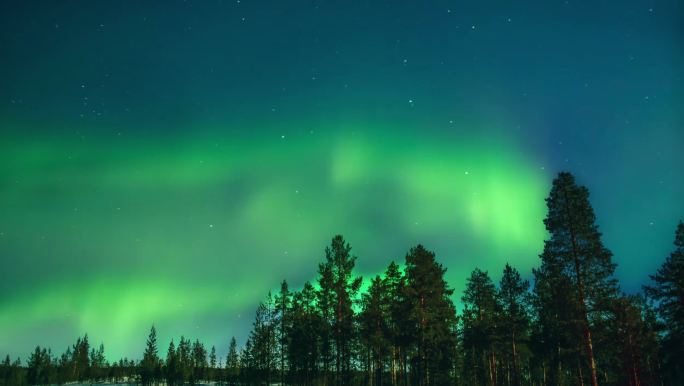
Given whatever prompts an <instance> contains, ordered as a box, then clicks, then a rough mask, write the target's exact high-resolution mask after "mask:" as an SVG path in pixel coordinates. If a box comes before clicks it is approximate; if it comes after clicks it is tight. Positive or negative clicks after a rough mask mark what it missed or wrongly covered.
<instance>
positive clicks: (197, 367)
mask: <svg viewBox="0 0 684 386" xmlns="http://www.w3.org/2000/svg"><path fill="white" fill-rule="evenodd" d="M190 361H191V363H192V366H191V367H192V371H191V373H190V374H191V375H190V384H191V385H194V384H196V383H197V382H199V381H201V380H203V379H205V377H206V369H207V365H208V363H207V350H206V349H205V348H204V345H203V344H202V343H201V342H200V341H199V339H195V343H193V344H192V355H191V359H190Z"/></svg>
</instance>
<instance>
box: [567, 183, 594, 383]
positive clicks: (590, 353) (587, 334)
mask: <svg viewBox="0 0 684 386" xmlns="http://www.w3.org/2000/svg"><path fill="white" fill-rule="evenodd" d="M567 197H568V195H567V193H566V194H565V202H566V205H565V211H566V215H567V219H568V225H569V227H570V239H571V241H572V258H573V260H574V262H575V276H576V279H577V294H578V297H579V299H578V301H579V304H580V312H581V313H582V322H583V323H582V324H583V325H582V332H583V334H584V345H585V348H586V350H587V359H588V360H589V369H590V370H591V385H592V386H598V379H597V378H596V361H595V360H594V346H593V344H592V341H591V331H590V330H589V317H588V316H587V304H586V302H585V299H584V278H583V276H582V271H581V267H580V261H579V256H578V254H579V247H578V246H577V237H576V235H575V229H574V227H573V224H572V221H571V216H570V208H569V207H568V205H567Z"/></svg>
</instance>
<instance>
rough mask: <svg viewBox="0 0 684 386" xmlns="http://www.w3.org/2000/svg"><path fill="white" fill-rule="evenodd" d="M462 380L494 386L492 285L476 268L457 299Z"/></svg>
mask: <svg viewBox="0 0 684 386" xmlns="http://www.w3.org/2000/svg"><path fill="white" fill-rule="evenodd" d="M461 301H462V303H463V316H462V326H461V331H462V332H461V333H462V336H463V350H464V362H465V363H464V369H465V371H466V373H465V374H464V379H465V380H467V381H469V382H471V383H472V384H477V385H492V386H493V385H497V384H498V375H497V353H496V351H495V345H496V343H497V342H496V332H497V331H496V322H497V318H498V314H499V309H498V304H497V302H496V288H495V287H494V283H493V282H492V279H490V277H489V274H488V273H487V272H485V271H481V270H480V269H478V268H476V269H475V270H473V272H472V273H471V275H470V277H469V278H468V281H467V282H466V289H465V291H464V293H463V297H462V298H461Z"/></svg>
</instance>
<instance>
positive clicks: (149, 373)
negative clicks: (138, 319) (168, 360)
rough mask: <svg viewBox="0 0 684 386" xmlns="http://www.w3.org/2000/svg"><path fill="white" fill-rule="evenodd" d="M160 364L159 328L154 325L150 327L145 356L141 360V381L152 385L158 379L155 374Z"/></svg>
mask: <svg viewBox="0 0 684 386" xmlns="http://www.w3.org/2000/svg"><path fill="white" fill-rule="evenodd" d="M159 364H160V359H159V354H158V351H157V329H156V328H155V327H154V325H153V326H152V328H150V335H149V336H148V337H147V343H146V345H145V352H144V353H143V358H142V361H141V362H140V382H141V383H142V384H143V385H151V384H152V383H153V382H155V381H156V379H155V376H156V374H157V373H158V370H157V369H158V367H159Z"/></svg>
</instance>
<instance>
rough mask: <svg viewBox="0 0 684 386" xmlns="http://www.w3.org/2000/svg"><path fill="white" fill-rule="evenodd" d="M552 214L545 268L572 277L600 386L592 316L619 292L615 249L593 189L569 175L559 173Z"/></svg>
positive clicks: (593, 378)
mask: <svg viewBox="0 0 684 386" xmlns="http://www.w3.org/2000/svg"><path fill="white" fill-rule="evenodd" d="M546 205H547V208H548V214H547V216H546V219H545V220H544V224H545V225H546V230H547V231H548V232H549V234H550V238H549V239H548V240H546V241H545V242H544V252H543V253H542V255H541V260H542V269H543V268H544V266H545V265H552V266H554V267H556V268H557V269H559V273H560V275H563V276H568V277H570V278H571V280H572V281H571V283H572V287H573V292H574V302H575V304H576V307H575V308H576V310H577V312H578V314H577V316H576V319H577V321H578V323H579V327H580V330H581V332H582V340H583V344H584V350H585V355H586V360H587V363H588V365H589V375H590V380H591V384H592V386H597V385H598V377H597V369H596V359H595V353H594V342H593V338H592V322H591V319H592V317H594V316H596V317H600V313H601V312H602V311H604V310H605V309H606V308H607V307H608V304H609V300H610V299H613V298H615V297H616V296H617V283H616V281H615V279H614V278H613V271H614V270H615V264H613V262H612V258H611V257H612V253H611V252H610V251H609V250H608V249H606V248H605V247H604V246H603V243H602V242H601V233H600V232H599V230H598V226H597V225H596V217H595V215H594V210H593V209H592V207H591V204H590V203H589V190H588V189H587V188H586V187H584V186H578V185H577V184H576V183H575V178H574V177H573V176H572V175H571V174H570V173H559V174H558V177H556V179H555V180H554V181H553V186H552V188H551V192H550V194H549V197H548V198H547V199H546Z"/></svg>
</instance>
